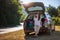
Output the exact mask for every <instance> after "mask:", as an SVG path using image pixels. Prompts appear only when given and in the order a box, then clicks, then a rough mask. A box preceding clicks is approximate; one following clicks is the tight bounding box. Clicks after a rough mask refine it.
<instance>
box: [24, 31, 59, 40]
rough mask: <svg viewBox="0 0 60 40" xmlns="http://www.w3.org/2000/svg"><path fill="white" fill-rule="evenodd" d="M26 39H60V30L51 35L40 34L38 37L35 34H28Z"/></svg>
mask: <svg viewBox="0 0 60 40" xmlns="http://www.w3.org/2000/svg"><path fill="white" fill-rule="evenodd" d="M25 39H26V40H60V32H58V31H56V32H54V33H52V34H51V35H45V34H44V35H43V34H42V35H39V36H38V37H34V36H27V37H25Z"/></svg>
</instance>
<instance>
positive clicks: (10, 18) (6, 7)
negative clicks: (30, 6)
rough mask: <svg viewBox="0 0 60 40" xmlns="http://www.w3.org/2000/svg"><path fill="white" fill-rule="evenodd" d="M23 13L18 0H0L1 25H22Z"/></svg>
mask: <svg viewBox="0 0 60 40" xmlns="http://www.w3.org/2000/svg"><path fill="white" fill-rule="evenodd" d="M21 15H22V13H21V5H19V3H18V0H0V26H2V27H3V26H6V27H7V26H16V25H20V18H21Z"/></svg>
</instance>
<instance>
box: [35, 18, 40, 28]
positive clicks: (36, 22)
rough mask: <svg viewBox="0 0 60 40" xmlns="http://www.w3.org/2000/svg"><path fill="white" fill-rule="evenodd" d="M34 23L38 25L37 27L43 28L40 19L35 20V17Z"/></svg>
mask: <svg viewBox="0 0 60 40" xmlns="http://www.w3.org/2000/svg"><path fill="white" fill-rule="evenodd" d="M34 22H35V25H37V26H39V27H40V26H41V24H40V22H41V19H40V20H38V18H35V17H34Z"/></svg>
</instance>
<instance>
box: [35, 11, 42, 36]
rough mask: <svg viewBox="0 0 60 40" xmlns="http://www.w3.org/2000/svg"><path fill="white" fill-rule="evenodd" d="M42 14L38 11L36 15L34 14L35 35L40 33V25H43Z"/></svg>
mask: <svg viewBox="0 0 60 40" xmlns="http://www.w3.org/2000/svg"><path fill="white" fill-rule="evenodd" d="M40 15H41V12H36V15H35V16H34V31H35V36H38V35H37V34H38V33H39V30H40V27H42V22H41V18H40Z"/></svg>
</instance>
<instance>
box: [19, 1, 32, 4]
mask: <svg viewBox="0 0 60 40" xmlns="http://www.w3.org/2000/svg"><path fill="white" fill-rule="evenodd" d="M20 1H21V2H22V4H28V3H29V2H31V0H20Z"/></svg>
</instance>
